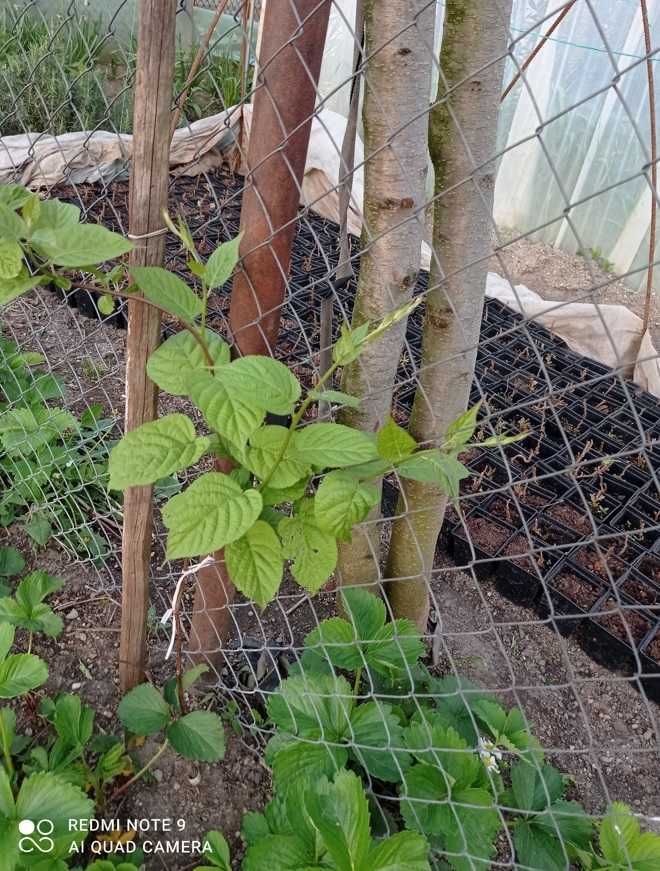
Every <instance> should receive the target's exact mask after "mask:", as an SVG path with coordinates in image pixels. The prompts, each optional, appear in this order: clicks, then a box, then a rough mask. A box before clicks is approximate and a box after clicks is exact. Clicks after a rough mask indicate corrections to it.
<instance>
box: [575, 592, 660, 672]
mask: <svg viewBox="0 0 660 871" xmlns="http://www.w3.org/2000/svg"><path fill="white" fill-rule="evenodd" d="M619 598H620V600H621V605H620V606H619V604H618V603H617V601H616V599H615V598H614V596H613V595H612V593H609V592H608V593H605V594H604V595H603V596H602V597H601V598H600V599H599V601H598V602H596V604H595V605H594V607H593V608H592V610H591V613H590V615H589V624H588V627H587V629H586V637H587V639H588V641H589V643H590V644H591V645H593V646H592V647H591V649H590V650H589V652H590V654H591V655H592V656H593V657H594V658H595V659H598V660H599V661H600V662H602V663H603V664H604V665H606V666H607V667H609V668H613V669H618V668H621V667H622V666H624V667H627V668H630V669H633V670H636V657H635V654H636V652H637V650H638V649H639V648H640V647H641V645H642V644H643V642H644V641H645V639H646V638H647V637H648V635H649V633H650V632H651V630H652V628H653V626H654V625H655V620H654V619H653V616H652V615H651V614H649V612H647V611H645V610H644V609H643V608H640V607H639V605H636V604H635V603H634V602H633V601H632V600H631V599H628V598H627V597H625V596H623V595H620V596H619ZM610 604H611V605H612V606H613V607H612V609H611V610H612V613H611V615H610V614H609V613H608V612H609V610H610V608H609V607H608V606H609V605H610ZM624 624H625V625H624ZM626 626H627V627H628V629H629V632H627V631H626V628H625V627H626ZM631 639H632V644H631Z"/></svg>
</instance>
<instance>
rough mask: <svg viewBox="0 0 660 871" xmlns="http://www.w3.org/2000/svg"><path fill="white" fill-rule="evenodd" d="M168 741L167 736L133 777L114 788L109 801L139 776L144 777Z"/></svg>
mask: <svg viewBox="0 0 660 871" xmlns="http://www.w3.org/2000/svg"><path fill="white" fill-rule="evenodd" d="M168 743H169V742H168V740H167V738H166V739H165V740H164V741H163V743H162V744H161V745H160V747H159V748H158V750H156V752H155V753H154V755H153V756H152V757H151V759H149V760H148V761H147V763H146V764H145V765H143V767H142V768H141V769H140V770H139V771H138V772H137V774H134V775H133V777H131V779H130V780H127V781H126V783H125V784H124V785H123V786H120V787H119V789H116V790H115V791H114V792H113V793H112V795H111V796H110V801H111V802H112V801H114V800H115V799H116V798H119V796H120V795H123V794H124V793H125V792H126V790H127V789H129V787H131V786H132V785H133V784H134V783H136V782H137V781H138V780H140V778H141V777H144V775H145V774H146V773H147V771H149V769H150V768H151V766H152V765H153V764H154V763H155V762H156V761H157V760H158V759H159V758H160V757H161V756H162V755H163V753H164V752H165V750H166V749H167V747H168Z"/></svg>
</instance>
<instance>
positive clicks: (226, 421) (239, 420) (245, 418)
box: [188, 372, 266, 448]
mask: <svg viewBox="0 0 660 871" xmlns="http://www.w3.org/2000/svg"><path fill="white" fill-rule="evenodd" d="M188 393H189V395H190V398H191V400H192V401H193V403H194V404H195V405H196V406H197V408H199V410H200V411H201V412H202V414H203V415H204V419H205V420H206V422H207V423H208V425H209V426H210V427H211V429H213V430H215V431H216V432H218V433H219V434H220V435H221V436H223V438H226V439H227V440H228V441H229V442H231V443H232V444H233V445H236V446H237V447H239V448H243V447H245V444H246V442H247V440H248V439H249V438H250V436H251V435H252V434H253V433H254V432H255V430H257V429H258V428H259V427H260V426H261V424H262V423H263V422H264V417H265V416H266V412H265V411H264V409H263V408H258V407H256V406H254V405H253V404H252V403H251V401H250V398H249V397H240V396H236V395H235V394H234V393H233V392H232V391H230V390H227V388H226V387H225V386H224V384H223V383H222V380H221V378H216V377H214V376H213V375H211V374H210V373H208V372H197V373H194V374H193V375H192V376H191V377H190V378H189V379H188Z"/></svg>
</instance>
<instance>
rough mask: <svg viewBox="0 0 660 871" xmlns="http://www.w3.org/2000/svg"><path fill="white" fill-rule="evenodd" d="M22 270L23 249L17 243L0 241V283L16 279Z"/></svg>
mask: <svg viewBox="0 0 660 871" xmlns="http://www.w3.org/2000/svg"><path fill="white" fill-rule="evenodd" d="M22 268H23V249H22V248H21V246H20V245H19V244H18V242H10V241H9V240H8V239H0V281H1V280H6V279H12V278H16V276H17V275H18V274H19V273H20V271H21V269H22Z"/></svg>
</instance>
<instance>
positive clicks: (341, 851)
mask: <svg viewBox="0 0 660 871" xmlns="http://www.w3.org/2000/svg"><path fill="white" fill-rule="evenodd" d="M305 805H306V807H307V811H308V813H309V815H310V817H311V818H312V821H313V822H314V825H315V827H316V828H317V830H318V831H319V833H320V835H321V838H322V839H323V843H324V845H325V847H326V849H327V851H328V853H329V854H330V856H331V857H332V859H333V862H334V864H335V867H337V868H341V869H354V868H362V866H363V863H364V862H365V860H366V858H367V854H368V852H369V848H370V846H371V835H370V831H369V804H368V802H367V797H366V795H365V793H364V789H363V787H362V783H361V782H360V779H359V778H358V777H357V776H356V775H355V774H354V773H353V772H352V771H340V772H339V773H338V774H337V775H336V777H335V780H334V783H332V784H328V787H327V789H313V790H309V791H308V792H307V795H306V797H305Z"/></svg>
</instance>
